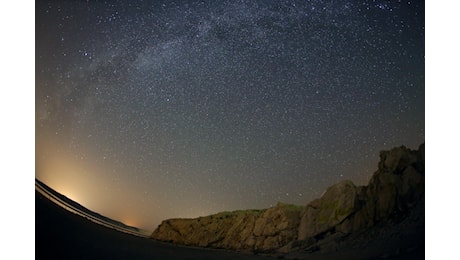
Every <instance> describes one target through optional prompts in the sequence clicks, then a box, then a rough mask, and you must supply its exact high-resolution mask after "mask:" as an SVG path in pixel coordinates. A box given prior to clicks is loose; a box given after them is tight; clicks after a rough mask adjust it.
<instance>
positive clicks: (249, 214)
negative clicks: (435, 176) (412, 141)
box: [151, 144, 425, 252]
mask: <svg viewBox="0 0 460 260" xmlns="http://www.w3.org/2000/svg"><path fill="white" fill-rule="evenodd" d="M424 175H425V146H424V144H422V145H420V147H419V149H418V150H417V151H413V150H410V149H408V148H406V147H404V146H401V147H397V148H393V149H392V150H390V151H382V152H381V153H380V162H379V164H378V170H377V171H376V172H375V173H374V174H373V176H372V178H371V180H370V181H369V184H368V185H367V186H359V187H358V186H355V185H354V184H353V183H352V182H351V181H348V180H347V181H342V182H340V183H338V184H335V185H333V186H331V187H329V188H328V189H327V190H326V192H325V193H324V194H323V196H322V197H321V198H319V199H315V200H313V201H311V202H310V203H308V204H307V205H306V206H305V207H303V206H294V205H288V204H282V203H278V204H277V205H276V206H275V207H272V208H269V209H265V210H246V211H234V212H223V213H218V214H215V215H211V216H206V217H199V218H195V219H170V220H165V221H163V222H162V223H161V224H160V225H159V226H158V228H157V229H156V230H155V231H154V232H153V234H152V235H151V237H152V238H154V239H158V240H162V241H169V242H173V243H177V244H182V245H193V246H202V247H213V248H226V249H233V250H241V251H252V252H257V251H259V252H289V251H292V250H293V249H296V248H297V249H298V248H304V249H308V248H310V249H311V248H316V247H318V246H317V245H318V243H319V242H320V241H321V240H324V239H325V238H327V237H332V236H335V237H337V236H338V237H346V236H347V235H349V234H356V233H359V232H363V231H365V230H369V229H371V228H373V227H375V226H376V225H379V224H381V223H387V222H389V221H402V220H404V218H406V217H407V216H408V215H409V213H410V212H411V210H412V209H413V208H414V207H415V206H416V205H420V204H423V203H424V194H425V177H424ZM417 212H418V211H417ZM417 214H419V213H417Z"/></svg>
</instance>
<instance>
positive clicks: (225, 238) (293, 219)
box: [151, 203, 302, 251]
mask: <svg viewBox="0 0 460 260" xmlns="http://www.w3.org/2000/svg"><path fill="white" fill-rule="evenodd" d="M301 210H302V207H299V206H294V205H288V204H282V203H278V204H277V205H276V206H275V207H272V208H269V209H266V210H244V211H233V212H222V213H218V214H214V215H210V216H206V217H199V218H195V219H169V220H165V221H163V222H162V223H161V225H160V226H159V227H158V228H157V229H156V230H155V231H154V232H153V234H152V236H151V237H152V238H155V239H158V240H162V241H168V242H173V243H176V244H182V245H193V246H201V247H213V248H226V249H234V250H247V251H267V250H272V249H274V248H281V247H282V246H284V245H286V244H288V243H289V242H290V241H293V240H296V239H297V228H298V225H299V220H300V212H301Z"/></svg>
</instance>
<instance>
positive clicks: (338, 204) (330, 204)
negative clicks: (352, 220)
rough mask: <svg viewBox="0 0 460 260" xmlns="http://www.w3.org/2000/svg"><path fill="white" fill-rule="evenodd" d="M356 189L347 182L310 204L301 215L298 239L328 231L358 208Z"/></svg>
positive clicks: (338, 184) (339, 184)
mask: <svg viewBox="0 0 460 260" xmlns="http://www.w3.org/2000/svg"><path fill="white" fill-rule="evenodd" d="M358 206H359V201H358V188H357V187H356V186H355V185H354V184H353V182H351V181H349V180H345V181H342V182H339V183H337V184H335V185H333V186H331V187H329V188H328V189H327V190H326V192H325V193H324V195H323V196H322V197H321V198H320V199H316V200H313V201H312V202H310V203H309V204H308V205H307V206H306V207H305V209H304V210H303V211H302V213H301V220H300V226H299V235H298V239H299V240H303V239H306V238H308V237H314V236H316V235H318V234H321V233H323V232H326V231H328V230H329V229H331V228H332V227H334V226H336V225H337V224H339V223H341V222H342V221H344V219H345V218H347V217H348V216H350V215H351V214H352V213H354V212H356V211H357V209H358V208H359V207H358Z"/></svg>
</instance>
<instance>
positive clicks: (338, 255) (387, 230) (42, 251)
mask: <svg viewBox="0 0 460 260" xmlns="http://www.w3.org/2000/svg"><path fill="white" fill-rule="evenodd" d="M411 215H412V217H409V218H407V220H405V221H403V222H401V223H398V224H397V225H387V226H382V227H379V228H375V229H373V230H372V231H368V232H365V233H363V234H357V235H354V236H350V237H347V238H346V239H345V240H342V239H340V240H341V242H337V240H335V241H332V240H334V239H333V238H331V239H330V241H324V243H320V245H318V250H314V251H313V252H312V251H311V250H296V251H293V252H291V253H288V254H282V255H281V254H274V255H272V256H271V257H268V256H262V255H254V254H244V253H237V252H232V251H227V250H215V249H205V248H194V247H185V246H177V245H172V244H168V243H163V242H159V241H155V240H152V239H149V238H143V237H138V236H135V235H131V234H126V233H123V232H120V231H116V230H113V229H110V228H107V227H104V226H101V225H98V224H96V223H93V222H91V221H89V220H87V219H85V218H83V217H81V216H78V215H75V214H73V213H71V212H68V211H67V210H65V209H63V208H62V207H60V206H58V205H56V204H54V203H53V202H51V201H49V200H48V199H47V198H45V197H44V196H43V195H41V194H40V193H39V192H37V191H35V258H36V259H276V258H278V259H424V258H425V252H424V251H425V244H424V241H425V234H424V207H417V209H416V210H415V211H414V212H413V214H411ZM419 216H420V217H421V218H422V219H419V218H420V217H419ZM421 220H423V221H421Z"/></svg>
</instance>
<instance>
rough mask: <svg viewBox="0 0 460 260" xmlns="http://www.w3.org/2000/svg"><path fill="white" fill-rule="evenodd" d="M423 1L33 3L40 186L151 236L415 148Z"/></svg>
mask: <svg viewBox="0 0 460 260" xmlns="http://www.w3.org/2000/svg"><path fill="white" fill-rule="evenodd" d="M424 16H425V8H424V1H403V0H400V1H383V0H375V1H374V0H368V1H353V0H348V1H345V0H340V1H339V0H329V1H325V0H318V1H287V0H284V1H36V3H35V177H36V178H38V179H40V180H41V181H43V182H44V183H46V184H47V185H49V186H50V187H52V188H54V189H55V190H57V191H58V192H61V193H63V194H64V195H66V196H68V197H70V198H71V199H74V200H75V201H77V202H79V203H80V204H82V205H84V206H86V207H87V208H89V209H91V210H94V211H96V212H99V213H101V214H103V215H106V216H108V217H111V218H114V219H117V220H120V221H122V222H124V223H126V224H128V225H134V226H137V227H140V228H143V229H146V230H150V231H152V230H153V229H154V228H156V226H157V225H158V224H159V223H160V222H161V220H163V219H167V218H173V217H197V216H203V215H207V214H211V213H216V212H219V211H226V210H236V209H249V208H267V207H270V206H273V205H275V204H276V203H277V202H278V201H280V202H285V203H293V204H299V205H304V204H306V203H308V202H309V201H311V200H312V199H314V198H317V197H319V196H320V195H321V194H322V193H323V191H324V190H325V189H326V188H327V187H328V186H330V185H332V184H334V183H336V182H338V181H341V180H344V179H350V180H352V181H353V182H354V183H355V184H359V185H365V184H367V182H368V180H369V179H370V177H371V175H372V173H373V172H374V171H375V170H376V169H377V162H378V159H379V157H378V153H379V151H381V150H385V149H391V148H392V147H394V146H400V145H405V146H406V147H409V148H412V149H416V148H417V147H418V145H420V144H421V143H423V142H424V141H425V22H424V20H425V17H424Z"/></svg>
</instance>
